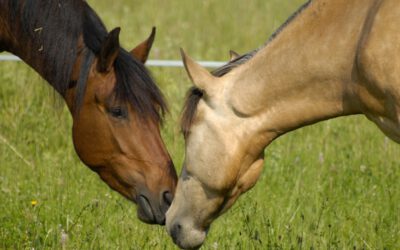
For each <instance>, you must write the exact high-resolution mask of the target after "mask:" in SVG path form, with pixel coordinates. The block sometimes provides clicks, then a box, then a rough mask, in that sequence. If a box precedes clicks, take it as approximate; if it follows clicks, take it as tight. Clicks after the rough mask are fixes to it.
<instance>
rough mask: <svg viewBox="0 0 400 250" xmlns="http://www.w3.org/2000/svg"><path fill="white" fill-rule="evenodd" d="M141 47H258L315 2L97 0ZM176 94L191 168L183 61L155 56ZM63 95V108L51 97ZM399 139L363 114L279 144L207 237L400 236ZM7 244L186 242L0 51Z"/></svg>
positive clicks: (170, 126) (162, 245) (270, 240)
mask: <svg viewBox="0 0 400 250" xmlns="http://www.w3.org/2000/svg"><path fill="white" fill-rule="evenodd" d="M88 3H89V4H90V5H91V6H92V7H93V8H94V9H95V11H96V12H97V14H98V15H99V16H100V17H101V18H102V20H103V21H104V23H105V24H106V26H107V28H108V29H109V30H111V29H112V28H114V27H117V26H119V27H121V28H122V30H121V37H120V39H121V43H122V45H123V46H124V47H125V48H126V49H128V50H130V49H132V48H133V47H135V46H136V45H137V44H138V43H139V42H141V41H143V40H144V39H145V38H147V36H148V35H149V34H150V31H151V28H152V27H153V26H156V27H157V34H156V39H155V43H154V45H153V49H152V51H151V53H150V58H149V59H163V60H180V54H179V48H180V47H182V48H184V49H185V51H186V52H187V53H188V54H189V55H191V56H192V57H193V58H194V59H196V60H216V61H227V60H228V59H229V50H231V49H232V50H235V51H237V52H238V53H240V54H242V53H245V52H248V51H250V50H253V49H255V48H257V47H260V46H262V45H263V44H264V42H265V41H266V40H267V39H268V37H269V35H270V34H271V33H272V32H273V31H274V30H275V29H277V28H278V27H279V26H280V25H281V24H282V23H283V22H284V21H285V20H286V19H287V18H288V17H289V16H290V15H291V14H292V13H293V12H294V11H295V10H296V9H297V8H298V7H299V6H300V5H301V4H302V3H304V1H300V0H251V1H242V0H229V1H218V0H201V1H200V0H174V1H162V0H146V1H139V0H118V1H109V0H88ZM149 69H150V71H151V72H152V75H153V77H154V78H155V80H156V82H157V84H158V85H159V86H160V88H161V89H162V91H163V92H164V95H165V96H166V99H167V101H168V103H169V109H170V112H169V113H168V114H167V115H166V117H165V124H164V127H163V129H162V133H163V138H164V140H165V142H166V145H167V147H168V149H169V151H170V153H171V155H172V157H173V160H174V162H175V166H176V167H177V169H178V172H180V168H181V164H182V160H183V157H184V143H183V138H182V136H181V134H180V132H179V125H178V121H179V118H180V111H181V108H182V105H183V101H184V97H185V93H186V91H187V89H188V88H189V87H190V82H189V79H188V77H187V76H186V73H185V72H184V69H183V68H160V67H150V68H149ZM54 106H55V107H54ZM399 155H400V147H399V146H398V145H396V144H395V143H393V142H392V141H390V140H389V139H387V138H386V137H385V136H384V135H383V134H382V133H381V132H380V131H379V130H378V129H377V128H376V127H375V125H373V124H372V123H370V122H369V121H367V119H366V118H364V117H361V116H355V117H347V118H338V119H335V120H330V121H326V122H322V123H319V124H316V125H313V126H309V127H306V128H303V129H300V130H298V131H295V132H292V133H289V134H287V135H285V136H283V137H282V138H279V139H278V140H277V141H275V142H274V143H272V145H270V146H269V147H268V148H267V150H266V152H265V158H266V163H265V167H264V171H263V174H262V176H261V178H260V180H259V181H258V184H257V185H256V186H255V188H253V189H252V190H251V191H249V192H248V193H247V194H245V195H243V196H242V197H241V198H240V199H239V201H238V203H237V204H235V206H234V207H233V208H232V209H231V210H230V211H229V212H228V213H227V214H225V215H224V216H222V217H221V218H220V219H218V220H217V221H216V222H215V223H214V224H213V226H212V228H211V229H210V232H209V237H208V239H207V241H206V243H205V245H204V247H203V249H302V248H307V249H400V242H399V239H400V223H399V222H400V221H399V216H400V202H399V201H400V181H399V180H400V168H399V162H398V156H399ZM0 249H175V246H174V245H173V243H172V240H171V239H170V238H169V237H168V235H167V233H166V231H165V229H164V228H163V227H160V226H149V225H146V224H143V223H141V222H139V221H138V219H137V218H136V208H135V206H134V205H133V204H132V203H130V202H128V201H127V200H125V199H124V198H122V197H121V196H120V195H118V194H117V193H115V192H113V191H111V190H110V189H109V188H108V187H107V186H106V185H105V184H104V183H103V182H102V181H100V179H99V178H98V176H97V175H96V174H95V173H94V172H92V171H90V170H89V169H88V168H87V167H85V166H84V165H83V164H82V163H81V162H80V161H79V159H78V158H77V156H76V154H75V152H74V149H73V145H72V139H71V117H70V115H69V113H68V111H67V109H66V107H65V105H64V104H63V103H62V102H60V101H59V98H58V96H57V95H56V94H55V93H54V91H53V90H52V89H51V88H50V87H49V85H48V84H47V83H46V82H45V81H43V80H42V79H41V78H40V77H39V76H38V75H37V74H36V73H35V72H34V71H33V70H32V69H30V68H29V67H28V66H27V65H25V64H24V63H22V62H0Z"/></svg>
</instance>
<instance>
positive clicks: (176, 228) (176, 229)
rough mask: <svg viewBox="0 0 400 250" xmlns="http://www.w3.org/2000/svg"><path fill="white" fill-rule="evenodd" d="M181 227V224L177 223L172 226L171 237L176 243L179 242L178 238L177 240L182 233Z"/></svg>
mask: <svg viewBox="0 0 400 250" xmlns="http://www.w3.org/2000/svg"><path fill="white" fill-rule="evenodd" d="M181 229H182V226H181V224H175V225H173V226H172V230H171V237H172V239H173V241H174V242H175V243H177V242H176V240H177V239H178V237H179V234H180V232H181Z"/></svg>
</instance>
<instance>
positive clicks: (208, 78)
mask: <svg viewBox="0 0 400 250" xmlns="http://www.w3.org/2000/svg"><path fill="white" fill-rule="evenodd" d="M181 56H182V61H183V64H184V65H185V69H186V72H187V73H188V75H189V77H190V79H191V80H192V82H193V84H194V85H195V86H196V87H197V88H199V89H201V90H203V91H205V92H206V93H207V94H210V93H209V92H210V91H211V89H212V88H213V87H214V86H215V84H213V82H214V81H215V79H216V77H214V76H213V75H212V74H211V73H210V72H209V71H208V70H207V69H205V68H203V67H202V66H201V65H200V64H198V63H196V62H195V61H193V59H192V58H190V57H189V56H187V55H186V54H185V52H184V51H183V49H181Z"/></svg>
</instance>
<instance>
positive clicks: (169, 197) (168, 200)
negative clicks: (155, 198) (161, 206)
mask: <svg viewBox="0 0 400 250" xmlns="http://www.w3.org/2000/svg"><path fill="white" fill-rule="evenodd" d="M173 198H174V197H173V195H172V193H171V192H169V191H165V192H164V193H163V199H164V202H165V203H167V205H168V206H170V205H171V203H172V199H173Z"/></svg>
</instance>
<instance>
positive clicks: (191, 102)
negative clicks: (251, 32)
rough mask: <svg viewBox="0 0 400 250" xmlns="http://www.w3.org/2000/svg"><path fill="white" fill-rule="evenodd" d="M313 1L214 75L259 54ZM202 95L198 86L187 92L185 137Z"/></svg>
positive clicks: (220, 74) (184, 108)
mask: <svg viewBox="0 0 400 250" xmlns="http://www.w3.org/2000/svg"><path fill="white" fill-rule="evenodd" d="M311 2H312V0H308V1H307V2H306V3H304V4H303V5H302V6H300V8H299V9H297V11H296V12H294V13H293V14H292V15H291V16H290V17H289V18H288V19H287V20H286V21H285V22H284V23H283V24H282V25H281V26H280V27H279V28H278V29H277V30H276V31H275V32H274V33H272V35H271V36H270V37H269V39H268V40H267V42H266V43H265V44H264V45H263V46H261V47H260V48H257V49H255V50H252V51H250V52H248V53H246V54H243V55H241V56H239V57H237V58H235V59H234V60H232V61H230V62H228V63H227V64H225V65H223V66H221V67H219V68H217V69H216V70H214V71H212V72H211V73H212V74H213V75H214V76H217V77H222V76H224V75H226V74H227V73H229V72H230V71H231V70H233V69H234V68H236V67H238V66H239V65H242V64H244V63H246V62H247V61H248V60H250V59H251V58H252V57H253V56H254V55H255V54H257V52H258V51H260V50H261V49H262V48H264V47H265V46H266V45H267V44H268V43H269V42H271V41H272V40H274V38H275V37H276V36H277V35H279V33H281V32H282V30H283V29H284V28H285V27H286V26H287V25H288V24H290V23H291V22H292V21H293V20H294V19H295V18H296V17H297V16H298V15H299V14H300V13H301V12H302V11H303V10H304V9H306V8H307V7H308V6H309V5H310V3H311ZM202 96H203V92H202V91H201V90H200V89H198V88H196V87H191V88H190V89H189V90H188V92H187V94H186V101H185V105H184V107H183V111H182V119H181V131H182V133H183V136H184V137H185V138H186V137H187V136H188V134H189V131H190V127H191V125H192V123H193V119H194V116H195V114H196V110H197V104H198V103H199V101H200V99H201V98H202Z"/></svg>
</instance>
